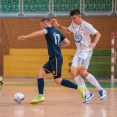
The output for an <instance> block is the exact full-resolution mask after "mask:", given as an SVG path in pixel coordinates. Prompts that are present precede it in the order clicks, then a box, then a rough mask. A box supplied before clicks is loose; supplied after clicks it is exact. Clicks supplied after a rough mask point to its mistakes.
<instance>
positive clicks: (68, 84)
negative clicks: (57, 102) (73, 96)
mask: <svg viewBox="0 0 117 117" xmlns="http://www.w3.org/2000/svg"><path fill="white" fill-rule="evenodd" d="M61 85H63V86H65V87H69V88H74V89H77V88H78V85H76V84H74V83H72V82H71V81H69V80H66V79H62V82H61Z"/></svg>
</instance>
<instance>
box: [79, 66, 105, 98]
mask: <svg viewBox="0 0 117 117" xmlns="http://www.w3.org/2000/svg"><path fill="white" fill-rule="evenodd" d="M79 72H80V74H81V75H82V76H83V77H85V78H86V79H87V80H88V81H89V82H90V83H91V84H92V85H94V86H95V87H96V88H97V90H98V92H99V94H100V100H104V99H105V98H106V91H105V90H104V89H103V88H102V87H101V85H100V84H99V83H98V81H97V80H96V78H95V77H94V76H93V75H92V74H90V73H88V72H87V69H86V68H80V69H79Z"/></svg>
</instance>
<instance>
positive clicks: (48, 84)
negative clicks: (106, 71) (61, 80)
mask: <svg viewBox="0 0 117 117" xmlns="http://www.w3.org/2000/svg"><path fill="white" fill-rule="evenodd" d="M71 81H72V82H74V81H73V80H71ZM74 83H75V82H74ZM85 83H86V86H87V87H88V88H95V87H94V86H93V85H92V84H90V83H89V82H85ZM99 83H100V85H101V86H102V87H103V88H111V82H109V81H106V82H99ZM4 86H9V87H10V86H18V87H19V86H21V87H24V86H25V87H37V83H36V81H35V82H27V83H26V82H25V83H24V82H19V83H18V82H16V83H4ZM45 87H53V88H54V87H61V86H60V85H57V84H55V82H54V80H53V81H50V80H47V81H46V80H45ZM62 87H63V86H62ZM114 88H117V82H115V83H114Z"/></svg>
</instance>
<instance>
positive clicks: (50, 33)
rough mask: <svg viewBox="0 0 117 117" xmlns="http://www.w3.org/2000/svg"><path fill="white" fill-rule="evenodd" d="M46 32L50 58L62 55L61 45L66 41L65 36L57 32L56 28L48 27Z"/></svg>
mask: <svg viewBox="0 0 117 117" xmlns="http://www.w3.org/2000/svg"><path fill="white" fill-rule="evenodd" d="M45 30H46V31H47V34H45V39H46V42H47V48H48V54H49V57H54V56H58V55H61V49H60V45H61V42H62V41H63V40H64V39H65V36H63V35H62V33H61V32H59V31H58V30H56V29H55V28H54V27H47V28H45Z"/></svg>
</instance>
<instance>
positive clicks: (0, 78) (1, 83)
mask: <svg viewBox="0 0 117 117" xmlns="http://www.w3.org/2000/svg"><path fill="white" fill-rule="evenodd" d="M3 84H4V83H3V80H2V77H0V85H3Z"/></svg>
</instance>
